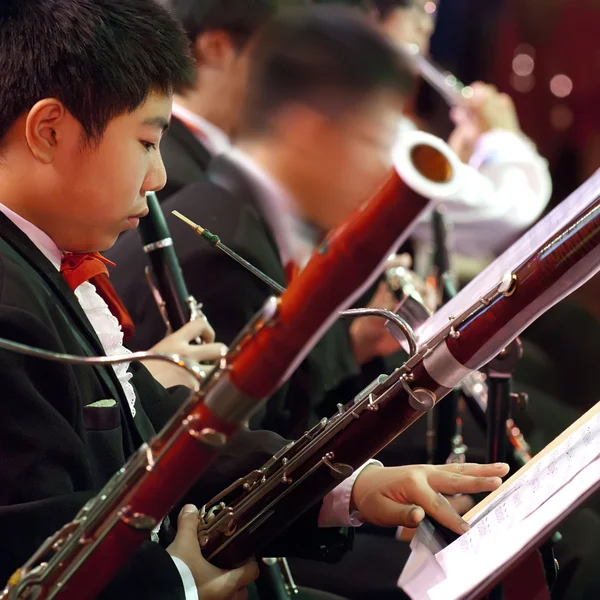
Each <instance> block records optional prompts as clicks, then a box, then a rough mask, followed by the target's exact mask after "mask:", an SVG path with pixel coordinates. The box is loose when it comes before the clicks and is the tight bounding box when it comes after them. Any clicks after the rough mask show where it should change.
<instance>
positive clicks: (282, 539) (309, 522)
mask: <svg viewBox="0 0 600 600" xmlns="http://www.w3.org/2000/svg"><path fill="white" fill-rule="evenodd" d="M134 382H135V385H136V389H137V390H138V393H139V395H140V397H141V398H142V403H143V406H144V410H145V412H146V414H147V415H148V416H149V418H150V420H151V421H152V424H153V425H154V427H155V428H157V429H160V428H161V427H163V426H164V425H165V424H166V423H167V421H168V420H169V419H170V418H171V416H172V414H173V413H174V412H175V411H176V410H177V409H178V408H179V407H180V406H181V403H182V402H184V401H185V399H186V398H187V397H188V395H189V393H190V391H189V390H188V389H187V388H183V387H176V388H171V389H169V390H168V393H167V392H166V391H165V390H164V389H163V388H162V386H160V384H159V383H158V382H156V381H155V380H154V379H153V378H152V376H151V375H150V374H149V373H148V372H147V370H146V369H145V367H143V366H141V365H140V366H138V367H135V378H134ZM287 443H288V441H287V440H284V439H283V438H282V437H280V436H279V435H277V434H276V433H273V432H271V431H249V430H248V429H245V428H244V429H242V430H241V431H240V432H239V433H238V434H237V435H236V436H234V437H233V438H232V439H231V440H230V442H229V444H228V445H227V446H226V447H225V448H224V450H223V451H222V452H221V453H220V455H219V456H218V458H217V459H216V460H215V462H214V463H213V465H212V466H211V467H209V469H208V470H207V471H205V472H204V473H203V474H202V476H201V477H200V478H199V479H198V481H197V482H196V484H194V486H193V487H192V489H191V490H190V492H189V493H188V494H187V495H186V497H185V498H182V499H181V500H180V501H179V502H178V503H177V505H176V507H175V509H174V510H173V511H172V512H171V521H172V522H173V523H174V522H176V520H177V515H178V514H179V511H180V510H181V508H182V507H183V505H184V504H187V503H193V504H195V505H196V506H203V505H204V504H206V503H208V502H209V501H210V500H211V499H212V498H213V497H215V496H216V495H217V494H219V493H220V492H222V491H223V490H224V489H225V488H227V487H228V486H229V485H230V484H231V483H233V482H234V481H236V480H237V479H239V478H241V477H244V476H245V475H247V474H248V473H250V472H251V471H253V470H255V469H258V468H260V467H262V466H263V465H264V464H265V463H266V462H267V461H268V460H269V459H270V458H271V457H272V456H273V455H274V454H276V453H277V452H279V450H281V448H283V446H284V445H286V444H287ZM320 507H321V505H320V504H319V505H317V506H314V507H311V508H309V510H307V511H306V512H305V513H304V514H303V515H302V516H301V517H300V518H299V519H298V520H297V521H295V522H294V523H292V524H291V526H290V528H289V529H288V530H287V531H285V532H283V533H282V534H281V535H280V536H279V537H278V538H277V539H276V540H275V541H274V542H273V543H272V544H271V545H270V546H269V547H268V549H267V550H266V554H268V555H270V554H269V553H272V552H277V553H278V554H277V556H279V555H280V554H282V555H286V556H301V557H303V558H311V559H314V560H326V561H335V560H338V559H339V558H340V557H341V556H342V555H343V553H344V552H346V550H348V549H349V548H350V547H351V543H352V540H353V533H352V531H350V530H348V529H346V528H327V529H324V528H319V526H318V522H319V511H320Z"/></svg>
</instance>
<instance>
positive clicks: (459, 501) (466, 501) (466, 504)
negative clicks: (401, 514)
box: [396, 494, 475, 544]
mask: <svg viewBox="0 0 600 600" xmlns="http://www.w3.org/2000/svg"><path fill="white" fill-rule="evenodd" d="M445 498H446V500H448V503H449V504H450V506H451V507H452V508H453V509H454V510H455V511H456V512H457V513H458V514H459V515H460V516H461V517H462V515H464V514H466V513H468V512H469V511H470V510H471V509H472V508H473V507H474V506H475V501H474V500H473V497H472V496H467V495H465V494H459V495H458V496H445ZM416 532H417V530H416V529H414V528H412V527H411V528H410V529H409V528H407V527H402V526H400V527H398V532H397V534H396V539H397V540H398V541H400V542H405V543H407V544H410V542H411V541H412V539H413V537H414V536H415V533H416Z"/></svg>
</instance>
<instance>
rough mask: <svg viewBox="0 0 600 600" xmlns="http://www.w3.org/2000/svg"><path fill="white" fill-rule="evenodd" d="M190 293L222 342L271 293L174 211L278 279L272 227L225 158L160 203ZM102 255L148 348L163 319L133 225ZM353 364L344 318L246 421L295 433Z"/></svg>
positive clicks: (323, 409) (330, 398) (325, 403)
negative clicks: (110, 263)
mask: <svg viewBox="0 0 600 600" xmlns="http://www.w3.org/2000/svg"><path fill="white" fill-rule="evenodd" d="M162 206H163V210H164V212H165V215H166V218H167V222H168V225H169V228H170V230H171V235H172V237H173V241H174V244H175V249H176V251H177V254H178V257H179V260H180V263H181V267H182V269H183V274H184V277H185V279H186V282H187V285H188V288H189V290H190V292H191V293H192V294H193V295H194V296H195V297H196V299H197V300H198V301H200V302H202V304H203V310H204V312H205V313H206V316H207V317H208V319H209V321H210V323H211V324H212V326H213V327H214V329H215V331H216V333H217V339H218V340H220V341H223V342H225V343H230V342H231V341H232V339H233V338H234V337H235V336H236V335H237V334H238V332H239V331H240V330H241V329H242V328H243V327H244V326H245V325H246V323H247V322H248V321H249V320H250V319H251V317H252V316H253V315H254V314H255V313H256V312H257V311H258V310H259V309H260V308H261V306H262V305H263V303H264V302H265V300H266V299H267V298H268V297H269V295H271V294H272V292H271V289H270V288H269V287H268V286H267V285H266V284H264V283H263V282H262V281H260V280H259V279H257V278H256V277H255V276H254V275H252V274H251V273H249V272H248V271H247V270H246V269H244V268H243V267H241V266H240V265H238V263H236V262H235V261H233V260H232V259H231V258H229V257H228V256H226V255H225V254H223V253H222V252H221V251H220V250H217V249H215V248H213V247H212V246H210V245H209V244H208V243H207V242H206V241H204V240H202V239H201V238H199V237H198V236H197V235H196V234H195V233H194V232H193V231H192V230H191V229H190V228H189V227H188V226H187V225H185V224H183V223H182V222H181V221H180V220H179V219H177V218H175V217H173V216H172V215H171V211H172V210H178V211H180V212H181V213H183V214H184V215H186V216H187V217H189V218H190V219H192V220H193V221H195V222H196V223H199V224H200V225H202V226H203V227H206V228H208V229H210V230H211V231H212V232H213V233H215V234H217V235H219V236H220V237H221V240H222V241H223V243H224V244H226V245H227V246H229V247H230V248H232V249H233V250H235V251H236V252H237V253H238V254H240V255H241V256H243V257H244V258H245V259H246V260H248V261H250V262H251V263H252V264H254V265H256V266H257V267H258V268H259V269H260V270H262V271H263V272H264V273H266V274H267V275H269V276H270V277H272V278H273V279H274V280H275V281H277V282H278V283H280V284H281V285H284V286H285V285H286V278H285V273H284V269H283V266H282V263H281V258H280V256H279V251H278V248H277V245H276V243H275V239H274V236H273V232H272V231H271V229H270V227H269V225H268V224H267V222H266V220H265V218H264V216H263V215H262V213H261V209H260V205H259V203H258V202H257V197H256V191H255V190H254V188H253V187H252V184H251V182H250V181H248V180H247V178H246V176H245V175H244V174H243V173H242V172H241V171H240V170H239V169H238V168H237V167H236V166H235V165H234V164H233V163H231V162H230V161H229V160H228V159H226V158H225V157H218V158H215V159H214V160H213V162H212V163H211V167H210V170H209V172H208V179H204V180H203V181H200V182H198V183H195V184H192V185H190V186H188V187H186V188H185V189H183V190H182V191H181V192H179V193H178V194H176V195H175V196H173V197H171V198H170V199H169V200H168V201H167V202H165V203H164V204H163V205H162ZM108 256H109V257H110V258H111V259H112V260H114V261H115V262H116V263H117V265H118V268H117V269H115V270H114V275H113V276H112V280H113V283H114V285H115V287H116V288H117V290H118V292H119V294H120V296H121V297H122V298H123V300H124V302H125V304H126V306H127V308H128V309H129V310H130V311H131V314H132V317H133V320H134V323H135V324H136V335H135V338H134V340H133V342H132V343H133V346H132V347H135V348H136V349H142V348H149V347H150V346H151V345H153V344H154V343H156V342H157V341H159V340H160V339H161V337H162V335H163V334H164V330H165V328H164V325H163V324H162V321H161V320H160V316H159V313H158V311H157V309H156V306H155V304H154V300H153V298H152V296H151V294H150V290H149V289H148V286H147V285H146V283H145V280H144V265H145V264H146V262H145V261H146V258H145V256H144V254H143V252H142V249H141V244H140V241H139V238H138V236H137V234H136V233H135V232H130V233H129V232H128V233H127V234H125V235H124V236H122V238H121V239H120V240H119V242H118V243H117V245H116V246H115V247H114V248H113V250H112V251H111V252H109V253H108ZM358 372H359V369H358V367H357V365H356V363H355V361H354V357H353V354H352V352H351V349H350V339H349V334H348V330H347V324H346V323H342V322H337V323H336V324H334V325H333V326H332V327H331V329H330V330H329V331H328V332H327V333H326V335H325V336H324V337H323V339H322V340H321V341H320V342H319V343H318V344H317V346H316V347H315V348H314V350H313V351H312V352H311V353H310V354H309V356H308V357H307V359H306V360H305V361H304V362H303V363H302V365H301V366H300V367H299V368H298V370H297V371H296V373H294V375H293V376H292V377H291V379H290V380H289V381H288V382H287V383H286V384H285V385H284V386H283V387H282V388H281V389H280V390H279V391H278V392H277V393H276V394H275V395H274V396H273V397H272V398H271V399H270V401H269V403H268V404H267V407H266V409H265V411H263V412H262V413H260V414H259V415H257V417H256V418H255V419H254V420H253V422H252V423H253V426H259V425H260V426H262V427H264V428H266V429H271V430H273V431H277V432H278V433H280V434H281V435H284V436H289V437H296V436H298V435H300V434H301V433H302V432H303V431H304V430H305V429H306V427H307V426H308V425H309V424H312V423H314V422H315V420H316V419H317V418H321V417H322V416H331V414H332V413H333V411H334V410H335V403H336V402H345V401H347V400H349V399H350V397H343V398H342V397H339V396H336V394H335V390H336V388H337V387H338V385H339V384H340V382H342V381H343V380H345V379H347V378H349V377H351V376H354V375H355V374H357V373H358Z"/></svg>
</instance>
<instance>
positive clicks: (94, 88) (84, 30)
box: [0, 0, 194, 144]
mask: <svg viewBox="0 0 600 600" xmlns="http://www.w3.org/2000/svg"><path fill="white" fill-rule="evenodd" d="M0 65H2V68H1V69H0V144H1V142H2V140H3V139H4V137H5V136H6V134H7V132H8V131H9V129H10V128H11V127H12V125H13V124H14V123H15V121H16V120H17V119H18V118H19V117H20V116H21V115H23V114H24V113H25V112H26V111H28V110H30V109H31V107H32V106H33V105H34V104H35V103H36V102H38V101H39V100H42V99H44V98H57V99H58V100H60V101H61V102H63V103H64V105H65V106H66V108H67V109H68V110H69V111H70V112H71V114H73V116H74V117H75V118H76V119H77V120H78V121H79V122H80V123H81V125H82V127H83V131H84V137H85V141H86V142H90V141H94V142H97V141H99V140H100V138H101V137H102V134H103V133H104V130H105V129H106V126H107V125H108V123H109V121H110V120H111V119H113V118H114V117H117V116H119V115H122V114H125V113H127V112H131V111H133V110H135V109H136V108H137V107H138V106H140V105H141V104H142V103H143V102H144V100H145V99H146V98H147V97H148V94H149V93H151V92H159V93H164V94H171V93H172V92H173V89H174V88H175V87H178V86H180V85H182V84H183V83H184V82H187V81H190V80H191V79H192V78H193V76H194V74H193V73H194V68H193V61H192V59H191V57H190V54H189V51H188V44H187V40H186V38H185V35H184V34H183V32H182V30H181V28H180V26H179V25H178V24H177V23H176V21H175V20H174V19H173V17H172V16H171V15H170V14H169V13H168V11H167V10H165V9H164V8H163V7H162V6H160V5H159V4H157V3H156V2H155V1H154V0H2V5H1V7H0Z"/></svg>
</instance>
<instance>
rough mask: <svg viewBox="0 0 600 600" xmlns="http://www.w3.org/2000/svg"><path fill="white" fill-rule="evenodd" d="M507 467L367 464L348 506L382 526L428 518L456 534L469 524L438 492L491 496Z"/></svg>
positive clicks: (403, 524) (413, 525)
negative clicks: (485, 494) (485, 493)
mask: <svg viewBox="0 0 600 600" xmlns="http://www.w3.org/2000/svg"><path fill="white" fill-rule="evenodd" d="M508 469H509V467H508V465H506V464H504V463H500V464H495V465H476V464H451V465H440V466H434V465H416V466H406V467H379V466H376V465H371V466H368V467H367V468H365V469H364V470H363V471H362V472H361V473H360V475H359V476H358V477H357V479H356V481H355V483H354V486H353V488H352V506H353V508H354V509H356V510H358V511H359V512H360V514H361V515H362V517H363V518H364V519H365V520H367V521H369V522H370V523H373V524H374V525H380V526H382V527H393V526H398V525H401V526H403V527H416V526H417V525H418V524H419V523H420V522H421V521H422V520H423V517H424V516H425V513H427V514H428V515H431V516H432V517H433V518H434V519H436V520H437V521H438V522H439V523H441V524H442V525H445V526H446V527H448V528H449V529H451V530H452V531H455V532H456V533H459V534H460V533H464V532H465V531H467V530H468V527H469V526H468V524H467V522H466V521H464V520H463V519H462V518H461V517H459V516H458V515H457V514H456V512H455V511H454V510H453V509H452V508H451V507H450V506H449V505H448V503H447V502H446V501H445V500H443V499H442V498H440V497H439V495H438V493H441V494H449V495H456V494H476V493H479V492H491V491H493V490H495V489H496V488H498V487H499V486H500V484H501V483H502V480H501V477H504V475H506V474H507V473H508Z"/></svg>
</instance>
